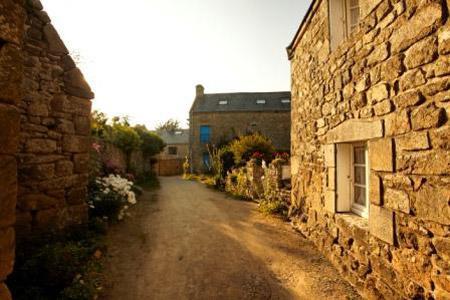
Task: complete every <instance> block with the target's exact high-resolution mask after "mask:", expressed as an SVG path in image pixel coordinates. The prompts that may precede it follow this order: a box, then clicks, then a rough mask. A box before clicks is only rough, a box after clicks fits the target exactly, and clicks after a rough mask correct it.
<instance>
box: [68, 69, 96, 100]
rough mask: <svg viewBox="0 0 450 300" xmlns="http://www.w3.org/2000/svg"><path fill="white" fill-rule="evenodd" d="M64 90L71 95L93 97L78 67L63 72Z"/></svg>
mask: <svg viewBox="0 0 450 300" xmlns="http://www.w3.org/2000/svg"><path fill="white" fill-rule="evenodd" d="M64 84H65V88H64V89H65V91H66V92H68V93H69V94H70V95H72V96H76V97H81V98H86V99H93V98H94V93H93V92H92V90H91V87H90V86H89V84H88V83H87V82H86V80H85V79H84V76H83V74H82V73H81V71H80V69H78V68H75V69H72V70H69V71H67V72H66V73H65V74H64Z"/></svg>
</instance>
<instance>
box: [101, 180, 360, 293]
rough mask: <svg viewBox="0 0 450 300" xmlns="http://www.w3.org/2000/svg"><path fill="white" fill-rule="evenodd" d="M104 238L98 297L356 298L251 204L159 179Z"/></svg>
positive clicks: (311, 251) (318, 258) (284, 227)
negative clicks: (103, 289)
mask: <svg viewBox="0 0 450 300" xmlns="http://www.w3.org/2000/svg"><path fill="white" fill-rule="evenodd" d="M132 214H133V216H132V217H131V218H128V219H127V220H126V221H125V222H124V223H123V224H121V225H120V226H116V227H115V228H113V230H112V232H111V233H110V234H109V237H108V244H109V249H110V250H109V256H110V257H109V258H108V266H107V270H106V273H107V274H109V276H110V277H111V278H112V282H111V284H110V285H111V286H110V287H108V288H107V294H106V296H105V299H113V300H115V299H117V300H124V299H133V300H134V299H139V300H140V299H174V300H175V299H176V300H178V299H359V297H358V295H357V294H356V293H355V291H354V290H353V289H352V288H351V287H350V286H349V285H348V284H347V283H346V282H344V281H343V280H342V279H340V277H339V276H338V274H337V271H336V270H335V269H333V268H332V267H331V266H330V264H329V263H328V262H327V261H326V260H325V258H324V257H323V256H322V255H320V254H319V253H318V251H317V250H316V249H315V248H314V247H313V245H312V244H311V243H309V242H308V241H307V240H305V239H304V238H302V237H301V236H300V235H299V234H297V233H295V232H294V231H293V230H292V229H291V228H290V226H289V225H288V224H286V223H284V222H282V221H280V220H278V219H275V218H273V217H269V216H264V215H261V214H260V213H259V212H258V211H257V207H256V204H254V203H250V202H244V201H239V200H234V199H231V198H228V197H227V196H226V195H224V194H222V193H219V192H216V191H213V190H210V189H208V188H206V187H205V186H203V185H201V184H199V183H196V182H190V181H183V180H182V179H180V178H175V177H170V178H161V189H159V190H158V191H156V192H154V193H145V194H144V195H143V197H142V198H141V199H140V202H139V204H137V205H136V206H135V207H134V208H133V210H132Z"/></svg>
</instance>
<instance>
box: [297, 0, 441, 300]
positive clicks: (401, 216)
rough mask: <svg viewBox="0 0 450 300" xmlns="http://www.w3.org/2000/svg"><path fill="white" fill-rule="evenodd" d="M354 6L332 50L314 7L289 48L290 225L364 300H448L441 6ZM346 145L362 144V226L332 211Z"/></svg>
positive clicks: (322, 5)
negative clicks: (352, 19) (349, 27)
mask: <svg viewBox="0 0 450 300" xmlns="http://www.w3.org/2000/svg"><path fill="white" fill-rule="evenodd" d="M360 3H361V6H362V19H361V22H360V26H359V28H358V29H357V30H356V31H355V32H353V33H352V34H351V36H350V37H349V38H348V39H347V40H345V41H344V42H343V43H342V44H341V45H340V46H338V48H337V49H336V50H333V51H331V50H330V35H329V21H328V20H329V18H328V12H329V7H328V1H326V0H317V1H315V2H314V4H313V7H312V9H311V11H310V14H309V16H308V17H307V18H306V21H305V23H304V25H303V27H302V28H301V29H300V31H299V34H298V35H297V37H296V40H295V41H294V43H293V45H292V47H291V48H290V50H289V53H290V59H291V61H292V65H291V70H292V116H293V117H292V133H291V134H292V141H291V142H292V147H291V155H292V161H291V166H292V176H293V178H292V184H293V191H292V201H293V207H292V212H293V215H292V217H293V220H294V222H293V223H294V225H295V226H296V227H297V228H298V229H299V230H300V231H301V232H302V233H303V234H304V235H305V236H307V237H308V238H310V239H311V240H312V241H313V242H314V243H315V244H316V245H317V247H318V248H319V249H320V250H322V252H324V254H325V255H326V256H327V257H328V258H329V259H330V260H331V262H332V263H333V264H334V265H335V266H336V267H337V268H338V269H339V270H340V272H341V273H342V274H343V275H344V276H345V278H347V279H348V280H349V281H350V282H351V283H352V284H353V285H354V286H356V287H357V288H358V290H359V291H360V292H361V293H362V294H363V295H365V296H366V297H368V298H371V299H380V298H386V299H405V298H406V299H425V298H426V299H450V201H449V200H450V188H449V186H450V177H449V175H450V156H449V153H450V152H449V150H450V143H449V141H450V138H449V137H450V124H449V122H448V117H449V113H450V96H449V95H450V93H449V87H450V63H449V61H450V23H449V21H448V16H449V10H448V8H449V1H440V0H426V1H419V0H377V1H369V0H364V1H360ZM352 141H365V142H367V143H368V152H369V165H370V169H371V170H370V183H369V191H370V192H369V193H370V196H369V200H370V209H369V217H368V219H365V218H363V217H359V216H356V215H354V214H351V213H339V212H337V211H338V209H337V208H336V205H337V201H338V199H339V198H338V197H337V196H338V195H337V193H336V181H337V179H336V176H337V173H336V162H337V161H336V157H337V153H336V145H338V144H339V143H343V142H352ZM341 198H342V197H341Z"/></svg>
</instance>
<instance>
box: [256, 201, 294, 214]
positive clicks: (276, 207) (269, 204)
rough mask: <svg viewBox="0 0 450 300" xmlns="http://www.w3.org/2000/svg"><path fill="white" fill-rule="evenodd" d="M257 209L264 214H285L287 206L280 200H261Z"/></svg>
mask: <svg viewBox="0 0 450 300" xmlns="http://www.w3.org/2000/svg"><path fill="white" fill-rule="evenodd" d="M258 208H259V211H260V212H262V213H264V214H268V215H269V214H270V215H275V214H276V215H281V216H287V211H288V207H287V206H286V204H285V203H284V202H283V201H280V200H274V201H270V200H261V202H259V204H258Z"/></svg>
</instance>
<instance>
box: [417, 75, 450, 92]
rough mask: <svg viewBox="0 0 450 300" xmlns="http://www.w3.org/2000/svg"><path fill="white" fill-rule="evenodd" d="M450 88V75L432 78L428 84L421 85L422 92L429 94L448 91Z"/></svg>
mask: <svg viewBox="0 0 450 300" xmlns="http://www.w3.org/2000/svg"><path fill="white" fill-rule="evenodd" d="M449 89H450V78H449V77H444V78H435V79H431V80H429V81H428V83H427V84H426V85H424V86H423V87H421V91H422V93H423V94H424V95H427V96H434V95H436V94H438V93H440V92H447V91H448V90H449Z"/></svg>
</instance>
